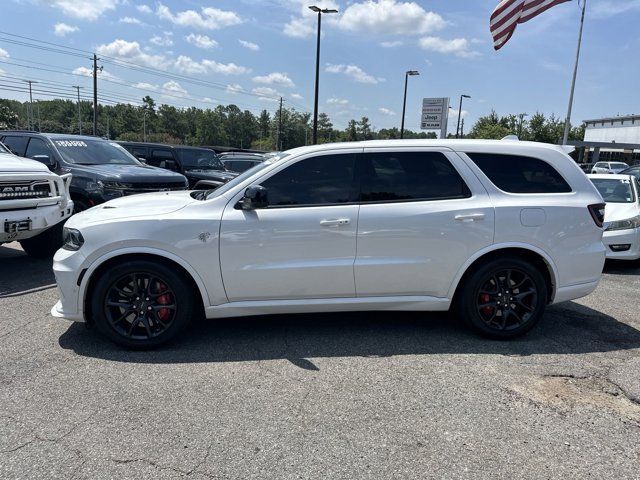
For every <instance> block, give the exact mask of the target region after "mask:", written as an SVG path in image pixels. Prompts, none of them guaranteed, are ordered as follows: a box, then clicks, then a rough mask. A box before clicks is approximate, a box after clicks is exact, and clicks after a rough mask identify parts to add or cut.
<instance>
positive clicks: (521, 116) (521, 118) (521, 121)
mask: <svg viewBox="0 0 640 480" xmlns="http://www.w3.org/2000/svg"><path fill="white" fill-rule="evenodd" d="M528 116H529V114H528V113H521V114H520V115H518V117H519V118H520V123H519V124H518V139H519V140H522V124H523V123H524V117H528Z"/></svg>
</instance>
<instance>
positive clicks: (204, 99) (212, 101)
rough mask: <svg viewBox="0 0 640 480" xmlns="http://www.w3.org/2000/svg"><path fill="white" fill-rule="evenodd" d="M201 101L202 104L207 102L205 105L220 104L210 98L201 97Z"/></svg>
mask: <svg viewBox="0 0 640 480" xmlns="http://www.w3.org/2000/svg"><path fill="white" fill-rule="evenodd" d="M202 101H203V102H207V103H220V102H218V101H217V100H214V99H213V98H211V97H202Z"/></svg>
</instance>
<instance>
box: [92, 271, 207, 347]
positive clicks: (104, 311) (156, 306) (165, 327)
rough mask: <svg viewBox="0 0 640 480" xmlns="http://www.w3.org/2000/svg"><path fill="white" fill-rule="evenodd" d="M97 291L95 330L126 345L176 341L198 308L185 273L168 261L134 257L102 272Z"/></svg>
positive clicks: (94, 311) (196, 297) (94, 303)
mask: <svg viewBox="0 0 640 480" xmlns="http://www.w3.org/2000/svg"><path fill="white" fill-rule="evenodd" d="M99 275H100V277H99V278H97V280H96V282H95V287H94V288H93V290H92V292H89V295H90V297H89V298H90V300H91V313H92V318H93V321H94V322H95V325H96V328H97V329H98V330H99V331H100V333H102V334H103V335H105V336H107V337H108V338H109V339H110V340H112V341H113V342H115V343H117V344H119V345H122V346H125V347H127V348H138V349H146V348H154V347H157V346H159V345H161V344H164V343H166V342H169V341H170V340H173V339H174V338H175V337H176V336H177V335H178V334H179V333H180V332H181V331H182V330H183V329H184V328H185V327H186V326H187V325H188V324H189V322H190V321H191V318H192V316H193V314H194V312H196V311H199V310H200V309H199V308H197V302H198V301H199V295H197V294H196V292H195V291H194V288H193V286H192V284H191V282H190V280H189V279H188V278H187V277H186V274H184V273H183V272H181V271H179V270H178V269H177V268H175V267H173V266H171V265H168V264H166V263H164V262H161V261H159V262H156V261H152V260H133V261H131V260H129V261H125V262H122V263H119V264H117V265H113V266H110V267H109V268H108V269H107V270H105V271H103V272H102V273H100V274H99Z"/></svg>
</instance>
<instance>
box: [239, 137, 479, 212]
mask: <svg viewBox="0 0 640 480" xmlns="http://www.w3.org/2000/svg"><path fill="white" fill-rule="evenodd" d="M363 150H364V151H358V152H350V151H333V150H327V151H323V152H316V153H315V154H310V155H305V157H304V158H301V159H299V160H297V161H296V162H293V163H291V164H289V165H286V166H283V168H280V169H278V170H277V171H276V172H274V173H273V174H271V175H269V176H268V177H267V178H263V177H262V178H260V179H258V181H257V182H254V183H251V184H249V185H247V187H246V188H249V186H251V185H262V182H263V181H266V180H268V179H269V178H271V177H273V176H274V175H277V174H278V173H279V172H281V171H283V170H284V169H285V168H287V167H288V166H290V165H293V164H294V163H298V162H302V161H304V160H307V159H309V158H313V157H315V156H321V155H322V156H324V155H349V154H351V155H355V156H356V161H355V165H356V168H355V169H354V176H355V180H357V185H358V198H359V197H360V195H361V193H362V192H361V191H360V187H361V184H360V172H359V169H358V159H359V158H360V157H361V156H362V155H364V154H366V153H388V152H391V153H427V152H428V153H441V154H442V155H443V156H444V158H446V159H447V161H448V162H449V163H450V164H451V166H452V167H453V169H454V170H455V171H456V172H457V174H458V175H459V176H460V180H462V184H463V185H464V187H465V188H466V190H467V192H468V195H464V196H462V195H459V196H454V197H437V198H407V199H397V200H368V201H365V202H363V201H360V200H358V201H354V202H344V203H312V204H300V205H268V206H267V207H265V208H260V209H259V210H276V209H283V208H310V207H339V206H343V205H344V206H348V205H352V206H353V205H379V204H395V203H421V202H440V201H442V202H447V201H451V200H468V199H470V198H474V197H475V194H474V193H473V191H472V190H471V188H469V185H468V182H467V181H466V180H465V178H464V175H462V173H461V172H460V170H459V169H458V167H456V165H455V163H454V162H452V161H451V159H450V158H449V156H447V153H448V152H450V150H439V149H421V148H419V147H418V148H411V147H405V148H399V149H396V148H392V147H389V148H386V149H378V148H375V149H370V150H367V149H363ZM246 188H245V189H244V190H246ZM242 195H244V191H243V192H242Z"/></svg>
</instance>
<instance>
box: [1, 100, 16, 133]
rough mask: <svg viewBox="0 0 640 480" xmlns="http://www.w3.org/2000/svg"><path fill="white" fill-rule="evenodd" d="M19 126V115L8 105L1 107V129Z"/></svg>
mask: <svg viewBox="0 0 640 480" xmlns="http://www.w3.org/2000/svg"><path fill="white" fill-rule="evenodd" d="M17 125H18V114H16V113H15V112H14V111H13V110H11V109H10V108H9V107H8V106H7V105H0V128H15V127H16V126H17Z"/></svg>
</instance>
